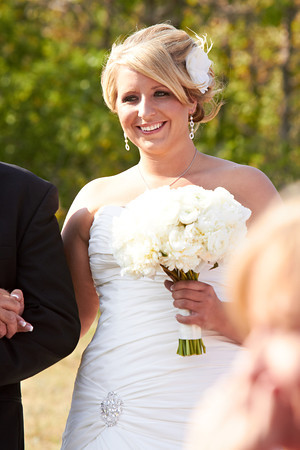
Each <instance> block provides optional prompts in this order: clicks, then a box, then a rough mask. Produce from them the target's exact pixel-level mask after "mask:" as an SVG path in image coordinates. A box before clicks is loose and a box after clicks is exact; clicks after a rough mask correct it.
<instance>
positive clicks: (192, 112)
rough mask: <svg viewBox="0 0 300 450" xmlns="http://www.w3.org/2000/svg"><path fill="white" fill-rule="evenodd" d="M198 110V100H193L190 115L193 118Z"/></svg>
mask: <svg viewBox="0 0 300 450" xmlns="http://www.w3.org/2000/svg"><path fill="white" fill-rule="evenodd" d="M196 109H197V100H193V99H192V101H191V107H190V109H189V115H191V116H192V115H193V114H194V113H195V111H196Z"/></svg>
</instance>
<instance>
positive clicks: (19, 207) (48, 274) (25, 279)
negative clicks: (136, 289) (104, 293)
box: [0, 162, 80, 450]
mask: <svg viewBox="0 0 300 450" xmlns="http://www.w3.org/2000/svg"><path fill="white" fill-rule="evenodd" d="M57 207H58V195H57V190H56V188H55V187H54V186H53V185H51V184H50V183H48V182H46V181H44V180H41V179H40V178H38V177H37V176H35V175H33V174H32V173H30V172H28V171H26V170H24V169H21V168H19V167H16V166H11V165H8V164H4V163H1V162H0V287H1V288H3V289H6V290H8V291H11V290H13V289H17V288H18V289H22V291H23V294H24V301H25V309H24V313H23V317H24V319H26V320H27V321H28V322H30V323H31V324H32V325H33V327H34V330H33V332H28V333H18V334H16V335H15V336H14V337H13V338H12V339H7V338H2V339H0V448H1V449H2V450H21V449H23V447H24V438H23V414H22V404H21V394H20V381H21V380H24V379H25V378H28V377H31V376H32V375H34V374H36V373H38V372H40V371H41V370H43V369H45V368H46V367H48V366H50V365H52V364H54V363H55V362H57V361H58V360H60V359H62V358H64V357H65V356H67V355H68V354H69V353H71V352H72V351H73V349H74V348H75V346H76V344H77V342H78V338H79V332H80V325H79V319H78V311H77V306H76V302H75V297H74V291H73V286H72V282H71V277H70V274H69V271H68V268H67V265H66V261H65V257H64V252H63V246H62V241H61V237H60V232H59V227H58V224H57V221H56V218H55V215H54V214H55V212H56V210H57Z"/></svg>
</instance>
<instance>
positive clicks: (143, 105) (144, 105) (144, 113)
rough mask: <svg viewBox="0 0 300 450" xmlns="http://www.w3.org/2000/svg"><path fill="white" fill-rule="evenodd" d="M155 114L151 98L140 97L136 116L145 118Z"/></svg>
mask: <svg viewBox="0 0 300 450" xmlns="http://www.w3.org/2000/svg"><path fill="white" fill-rule="evenodd" d="M154 114H155V108H154V105H153V102H152V101H151V99H149V98H147V97H144V96H143V97H142V98H141V100H140V103H139V110H138V116H139V117H140V118H141V119H143V120H146V119H147V118H148V117H151V116H153V115H154Z"/></svg>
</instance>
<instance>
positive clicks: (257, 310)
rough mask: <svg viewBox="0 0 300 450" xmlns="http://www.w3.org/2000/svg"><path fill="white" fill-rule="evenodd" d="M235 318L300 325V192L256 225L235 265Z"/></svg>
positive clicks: (240, 323)
mask: <svg viewBox="0 0 300 450" xmlns="http://www.w3.org/2000/svg"><path fill="white" fill-rule="evenodd" d="M228 281H229V286H231V287H230V295H231V298H232V299H233V304H232V307H233V308H232V310H233V311H231V313H232V317H233V320H234V322H235V323H236V325H237V327H238V328H239V329H240V331H241V332H242V333H243V334H245V333H246V334H247V333H249V331H250V329H252V327H253V326H262V327H267V328H274V327H275V328H279V329H283V330H290V331H291V330H296V329H298V330H299V328H300V190H298V195H296V196H295V195H293V196H292V197H291V198H288V199H286V200H285V201H284V202H283V203H282V204H280V205H278V204H276V205H273V206H272V207H270V208H269V209H268V210H267V212H266V213H265V214H263V216H262V217H260V218H259V219H258V220H257V222H256V223H255V224H254V225H253V227H252V228H251V230H250V231H249V234H248V239H247V241H246V242H245V244H244V246H242V247H241V248H240V249H239V250H238V252H236V253H235V255H234V256H233V258H232V261H231V265H230V267H229V280H228Z"/></svg>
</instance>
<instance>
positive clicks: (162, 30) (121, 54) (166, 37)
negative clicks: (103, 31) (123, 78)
mask: <svg viewBox="0 0 300 450" xmlns="http://www.w3.org/2000/svg"><path fill="white" fill-rule="evenodd" d="M195 45H196V41H195V40H194V39H192V38H191V37H190V36H189V35H188V34H187V33H186V32H185V31H183V30H178V29H176V28H175V27H173V26H172V25H170V24H167V23H162V24H157V25H153V26H150V27H148V28H144V29H141V30H139V31H136V32H135V33H133V34H132V35H131V36H129V37H127V39H125V41H124V42H123V43H115V44H114V45H113V47H112V50H111V53H110V55H109V57H108V59H107V62H106V64H105V66H104V69H103V71H102V76H101V84H102V90H103V97H104V100H105V102H106V104H107V106H108V107H109V108H110V110H111V111H113V112H117V111H116V99H117V94H118V91H117V89H118V87H117V76H118V69H119V66H120V65H125V66H127V67H129V68H130V69H132V70H135V71H137V72H139V73H141V74H143V75H145V76H147V77H149V78H152V79H153V80H155V81H157V82H159V83H161V84H163V85H164V86H166V87H167V88H169V89H170V90H171V91H172V92H173V94H174V95H175V96H176V97H177V98H178V100H179V101H180V102H181V103H182V104H186V105H189V104H191V102H192V101H193V100H196V102H197V107H196V111H195V113H194V114H193V119H194V122H208V121H209V120H211V119H213V118H214V117H215V116H216V115H217V113H218V111H219V109H220V107H221V102H219V103H218V102H216V101H215V99H214V98H215V94H216V93H217V92H219V91H218V90H216V88H215V79H214V73H213V71H212V70H211V69H210V70H209V75H210V78H211V84H210V86H209V88H208V90H207V92H205V93H204V94H202V93H201V92H200V91H199V89H198V88H197V87H196V85H195V83H194V82H193V81H192V80H191V78H190V76H189V74H188V72H187V70H186V57H187V55H188V53H189V52H190V51H191V49H192V48H193V47H194V46H195ZM204 103H207V104H208V105H209V110H208V111H205V109H207V108H205V109H204Z"/></svg>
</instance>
